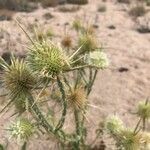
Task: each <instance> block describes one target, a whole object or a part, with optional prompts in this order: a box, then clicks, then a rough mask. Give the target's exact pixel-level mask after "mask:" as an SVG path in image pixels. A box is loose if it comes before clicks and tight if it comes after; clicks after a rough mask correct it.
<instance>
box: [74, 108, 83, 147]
mask: <svg viewBox="0 0 150 150" xmlns="http://www.w3.org/2000/svg"><path fill="white" fill-rule="evenodd" d="M74 117H75V123H76V143H75V145H76V150H80V141H81V139H80V138H81V132H80V120H79V112H78V110H77V109H76V108H75V110H74Z"/></svg>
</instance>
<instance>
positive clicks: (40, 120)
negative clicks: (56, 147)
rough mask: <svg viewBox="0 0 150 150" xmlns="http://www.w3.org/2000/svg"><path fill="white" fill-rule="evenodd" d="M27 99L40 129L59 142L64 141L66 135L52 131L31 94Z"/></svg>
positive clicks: (60, 131)
mask: <svg viewBox="0 0 150 150" xmlns="http://www.w3.org/2000/svg"><path fill="white" fill-rule="evenodd" d="M27 98H28V101H29V104H30V106H32V107H31V110H32V112H33V113H34V116H35V119H36V120H37V122H38V123H39V124H41V125H42V127H43V128H44V129H45V130H46V131H47V133H49V134H53V135H55V137H56V138H58V140H59V141H60V142H62V141H64V140H65V137H66V134H65V133H64V132H63V131H62V130H58V131H57V132H56V131H55V130H54V127H53V126H52V125H50V124H49V122H48V121H47V120H46V119H45V117H44V115H43V114H42V112H41V110H40V109H39V107H38V106H37V105H36V103H35V102H34V98H33V96H32V95H31V93H28V94H27Z"/></svg>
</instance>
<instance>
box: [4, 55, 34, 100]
mask: <svg viewBox="0 0 150 150" xmlns="http://www.w3.org/2000/svg"><path fill="white" fill-rule="evenodd" d="M3 67H4V74H3V76H2V81H3V85H4V87H5V88H6V89H8V90H9V91H10V95H12V96H15V97H16V96H18V95H22V94H25V93H26V92H29V91H30V90H31V89H32V88H33V87H35V85H36V83H37V78H36V77H35V74H33V72H32V71H31V70H30V69H29V67H28V66H27V64H26V63H25V61H23V60H19V59H16V58H14V57H12V59H11V65H7V64H5V65H3Z"/></svg>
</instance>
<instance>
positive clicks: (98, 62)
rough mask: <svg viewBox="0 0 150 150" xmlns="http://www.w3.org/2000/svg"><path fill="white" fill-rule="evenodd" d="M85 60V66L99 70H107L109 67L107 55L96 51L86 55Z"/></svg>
mask: <svg viewBox="0 0 150 150" xmlns="http://www.w3.org/2000/svg"><path fill="white" fill-rule="evenodd" d="M85 60H86V62H87V64H89V65H91V66H93V67H96V68H99V69H104V68H107V67H108V65H109V60H108V58H107V55H106V54H105V53H104V52H102V51H98V50H97V51H94V52H90V53H89V54H87V55H86V57H85Z"/></svg>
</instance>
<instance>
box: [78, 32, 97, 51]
mask: <svg viewBox="0 0 150 150" xmlns="http://www.w3.org/2000/svg"><path fill="white" fill-rule="evenodd" d="M78 46H79V47H81V53H82V54H85V53H89V52H92V51H95V49H96V48H97V47H98V45H97V41H96V39H95V37H94V36H93V35H90V34H83V35H81V36H80V37H79V41H78Z"/></svg>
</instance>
